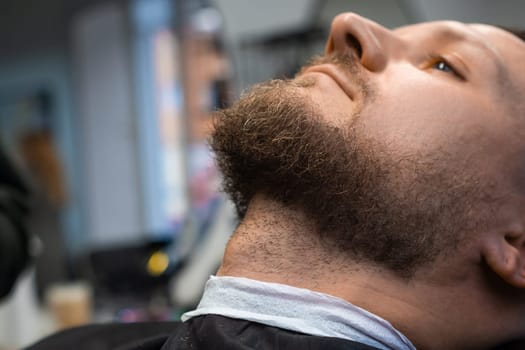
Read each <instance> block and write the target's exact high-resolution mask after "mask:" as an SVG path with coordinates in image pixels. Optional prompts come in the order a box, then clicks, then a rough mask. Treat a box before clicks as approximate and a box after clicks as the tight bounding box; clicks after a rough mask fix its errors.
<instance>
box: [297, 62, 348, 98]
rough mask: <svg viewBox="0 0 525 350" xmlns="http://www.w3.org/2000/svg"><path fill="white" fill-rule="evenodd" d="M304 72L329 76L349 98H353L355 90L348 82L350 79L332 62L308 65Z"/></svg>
mask: <svg viewBox="0 0 525 350" xmlns="http://www.w3.org/2000/svg"><path fill="white" fill-rule="evenodd" d="M306 73H321V74H324V75H327V76H329V77H330V78H332V80H334V81H335V82H336V83H337V85H339V87H340V88H341V90H343V91H344V93H345V94H346V95H347V96H348V97H349V98H350V99H351V100H354V99H355V96H356V91H355V88H354V84H352V83H351V82H350V79H349V78H348V76H347V75H346V74H344V73H343V72H341V70H339V69H338V68H337V67H336V66H334V65H333V64H321V65H317V66H313V67H309V68H307V69H306V70H305V72H304V74H306Z"/></svg>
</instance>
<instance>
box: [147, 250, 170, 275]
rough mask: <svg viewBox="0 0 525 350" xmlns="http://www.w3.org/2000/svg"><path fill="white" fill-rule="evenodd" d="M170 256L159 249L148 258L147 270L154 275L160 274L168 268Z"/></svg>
mask: <svg viewBox="0 0 525 350" xmlns="http://www.w3.org/2000/svg"><path fill="white" fill-rule="evenodd" d="M169 264H170V258H169V257H168V255H167V254H166V253H164V252H161V251H157V252H155V253H153V254H151V256H150V257H149V259H148V264H147V270H148V273H149V274H150V275H152V276H160V275H162V274H163V273H164V272H166V270H167V269H168V266H169Z"/></svg>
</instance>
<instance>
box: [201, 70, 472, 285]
mask: <svg viewBox="0 0 525 350" xmlns="http://www.w3.org/2000/svg"><path fill="white" fill-rule="evenodd" d="M317 63H318V62H316V64H317ZM336 63H337V64H341V60H337V62H336ZM346 68H347V69H353V68H352V66H350V67H346ZM356 81H357V83H358V84H360V85H361V90H362V91H363V94H364V95H366V96H373V95H374V91H373V87H371V86H368V85H366V84H364V83H363V81H364V80H363V79H359V77H357V78H356ZM313 84H315V82H314V81H310V80H304V79H303V80H301V79H296V80H288V81H283V80H274V81H270V82H266V83H263V84H260V85H257V86H255V87H254V88H252V89H251V91H249V92H248V93H246V94H244V95H243V96H242V97H241V99H240V101H238V102H237V103H236V104H235V105H234V106H232V107H231V108H229V109H225V110H222V111H219V112H218V113H217V116H216V120H215V128H214V132H213V134H212V138H211V142H210V144H211V147H212V149H213V151H214V152H215V155H216V160H217V163H218V166H219V168H220V169H221V171H222V173H223V176H224V182H223V184H224V190H225V192H226V193H227V194H229V196H230V197H231V198H232V200H233V201H234V203H235V205H236V208H237V211H238V214H239V216H240V217H241V218H242V217H243V216H244V214H245V212H246V209H247V207H248V205H249V203H250V201H251V199H252V198H253V197H254V195H256V194H263V195H265V196H266V197H268V198H271V199H273V200H275V201H278V202H281V203H283V204H284V205H286V206H289V207H291V208H294V209H298V210H301V211H302V212H304V214H305V215H306V216H307V217H309V218H312V220H313V222H314V223H315V226H316V227H315V228H314V230H315V232H316V233H318V234H319V235H320V237H321V239H322V242H323V244H324V245H325V247H326V248H327V249H328V250H329V251H332V252H335V250H337V251H340V252H343V253H344V254H345V255H346V256H348V258H350V259H351V260H352V261H356V262H359V261H367V262H369V263H373V264H376V265H378V266H381V267H387V268H388V269H390V270H392V271H394V272H395V273H396V274H398V275H399V276H401V277H403V278H410V277H411V276H413V275H414V273H415V272H416V271H417V270H418V269H419V268H421V267H423V266H426V265H429V264H431V263H432V262H433V261H435V259H437V257H439V256H441V255H442V253H443V252H449V251H452V250H453V249H454V248H455V247H456V246H457V244H458V243H459V242H460V240H461V239H462V236H463V235H464V233H465V232H467V231H470V230H472V229H473V228H474V226H475V220H473V218H471V217H470V215H471V214H470V213H472V212H474V210H473V207H472V202H473V201H471V200H469V198H474V195H475V193H476V189H477V188H479V182H478V181H477V179H473V178H472V177H468V176H456V173H458V172H457V170H454V169H453V168H452V165H451V163H450V158H449V157H448V154H445V152H443V153H441V152H439V151H436V152H434V154H427V155H416V154H414V155H402V156H401V155H400V154H397V155H396V152H393V151H392V150H390V149H389V148H388V146H387V145H384V144H381V143H380V142H378V141H377V140H373V139H371V138H369V137H366V136H365V135H366V134H365V133H364V132H362V130H360V119H361V118H362V116H361V115H360V112H359V111H358V112H356V113H355V114H354V115H352V116H347V118H346V119H347V120H349V121H350V122H349V123H348V125H345V126H343V127H341V126H335V125H330V123H327V122H326V121H325V120H326V119H327V118H326V117H323V113H322V111H321V110H320V108H319V107H318V106H316V105H314V104H313V103H312V102H311V101H310V100H309V99H308V98H307V97H305V94H304V90H305V89H308V88H309V87H310V86H311V85H313ZM366 100H367V99H365V101H366ZM370 100H371V99H368V102H370ZM365 104H366V103H365ZM451 174H453V175H451Z"/></svg>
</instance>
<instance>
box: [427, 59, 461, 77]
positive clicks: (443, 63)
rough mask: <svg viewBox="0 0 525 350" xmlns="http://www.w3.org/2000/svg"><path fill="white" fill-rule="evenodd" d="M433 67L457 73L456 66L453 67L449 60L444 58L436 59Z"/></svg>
mask: <svg viewBox="0 0 525 350" xmlns="http://www.w3.org/2000/svg"><path fill="white" fill-rule="evenodd" d="M432 68H434V69H437V70H440V71H443V72H446V73H452V74H457V73H456V71H455V70H454V67H452V66H451V65H450V64H449V63H448V62H447V61H445V60H444V59H440V60H438V61H436V62H435V63H434V64H433V65H432Z"/></svg>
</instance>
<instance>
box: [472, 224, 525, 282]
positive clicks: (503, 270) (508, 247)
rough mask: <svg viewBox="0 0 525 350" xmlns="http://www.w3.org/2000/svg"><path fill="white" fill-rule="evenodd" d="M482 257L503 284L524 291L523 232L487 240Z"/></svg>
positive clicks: (524, 257)
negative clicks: (505, 283)
mask: <svg viewBox="0 0 525 350" xmlns="http://www.w3.org/2000/svg"><path fill="white" fill-rule="evenodd" d="M482 255H483V258H484V259H485V262H486V263H487V265H488V266H489V267H490V268H491V269H492V270H493V271H494V272H495V273H496V274H497V275H498V276H500V278H502V279H503V280H504V281H505V282H507V283H508V284H509V285H512V286H513V287H516V288H523V289H525V232H520V233H519V234H518V233H516V234H514V233H512V234H506V235H497V236H496V237H491V238H490V239H487V241H486V242H484V246H483V251H482Z"/></svg>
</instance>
